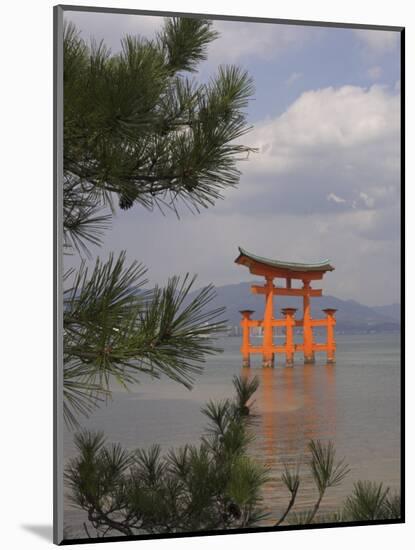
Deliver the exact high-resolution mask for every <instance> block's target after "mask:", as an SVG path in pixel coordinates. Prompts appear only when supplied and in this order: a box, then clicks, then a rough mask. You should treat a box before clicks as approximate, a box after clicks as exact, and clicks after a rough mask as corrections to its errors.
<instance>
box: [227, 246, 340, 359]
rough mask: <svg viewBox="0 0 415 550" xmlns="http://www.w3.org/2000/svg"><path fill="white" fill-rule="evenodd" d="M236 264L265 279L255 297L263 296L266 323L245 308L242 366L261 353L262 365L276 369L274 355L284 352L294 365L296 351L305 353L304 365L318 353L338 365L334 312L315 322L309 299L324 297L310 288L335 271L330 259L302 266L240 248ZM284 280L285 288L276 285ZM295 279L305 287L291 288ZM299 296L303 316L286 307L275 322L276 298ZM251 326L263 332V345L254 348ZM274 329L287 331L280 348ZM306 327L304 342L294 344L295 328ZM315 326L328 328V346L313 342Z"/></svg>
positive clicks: (329, 309)
mask: <svg viewBox="0 0 415 550" xmlns="http://www.w3.org/2000/svg"><path fill="white" fill-rule="evenodd" d="M235 263H237V264H239V265H245V266H246V267H248V269H249V271H250V272H251V273H252V274H253V275H260V276H263V277H265V285H264V286H259V285H252V286H251V290H252V292H253V293H254V294H264V296H265V311H264V319H263V320H254V319H251V315H252V314H253V313H254V312H253V311H252V310H249V309H245V310H242V311H241V314H242V321H241V327H242V347H241V353H242V356H243V365H244V366H246V367H249V365H250V355H251V353H262V364H263V366H264V367H272V366H274V355H275V353H284V354H285V357H286V363H287V365H292V364H293V362H294V354H295V352H299V351H301V352H303V354H304V362H305V363H314V360H315V359H314V353H315V352H316V351H325V352H327V362H328V363H334V362H335V354H336V342H335V339H334V326H335V324H336V319H335V313H336V310H335V309H331V308H328V309H324V310H323V311H324V313H325V314H326V318H325V319H312V317H311V311H310V298H312V297H319V296H322V290H321V289H314V288H311V281H315V280H320V279H322V278H323V276H324V274H325V273H326V272H327V271H333V270H334V267H332V266H331V265H330V264H329V262H328V260H326V261H324V262H320V263H316V264H301V263H290V262H281V261H279V260H270V259H268V258H261V257H260V256H255V255H254V254H251V253H250V252H247V251H246V250H244V249H243V248H240V247H239V256H238V257H237V258H236V260H235ZM278 278H279V279H285V282H286V284H285V287H277V286H274V279H278ZM293 279H297V280H300V281H302V284H303V286H302V288H292V286H291V282H292V280H293ZM278 295H279V296H300V297H302V298H303V317H302V319H295V312H296V311H297V309H296V308H283V309H282V313H283V315H284V318H283V319H274V304H273V298H274V296H278ZM251 327H261V328H262V329H263V341H262V345H261V346H253V345H252V344H251V342H250V329H251ZM274 327H284V328H285V335H286V336H285V344H284V345H281V346H277V345H275V344H274V334H273V331H274ZM295 327H302V328H303V343H302V344H295V343H294V328H295ZM313 327H326V329H327V341H326V343H325V344H317V343H315V342H314V339H313Z"/></svg>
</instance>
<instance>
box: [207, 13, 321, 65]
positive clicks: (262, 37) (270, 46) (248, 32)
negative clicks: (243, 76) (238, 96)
mask: <svg viewBox="0 0 415 550" xmlns="http://www.w3.org/2000/svg"><path fill="white" fill-rule="evenodd" d="M214 28H215V29H216V30H217V31H218V32H219V33H220V35H221V36H220V38H219V39H218V40H215V41H214V42H212V43H211V44H210V46H209V54H208V60H209V62H212V63H218V62H220V63H235V62H238V61H239V60H240V59H241V57H255V58H259V59H272V58H275V57H278V56H279V55H280V54H281V53H282V52H284V51H286V50H292V49H297V48H300V47H301V46H303V44H304V43H305V42H306V41H307V40H309V39H310V38H311V37H312V36H313V38H316V36H318V34H319V33H320V30H319V29H315V28H311V29H310V28H308V27H301V26H298V25H297V26H294V25H277V24H273V23H245V22H242V21H215V22H214Z"/></svg>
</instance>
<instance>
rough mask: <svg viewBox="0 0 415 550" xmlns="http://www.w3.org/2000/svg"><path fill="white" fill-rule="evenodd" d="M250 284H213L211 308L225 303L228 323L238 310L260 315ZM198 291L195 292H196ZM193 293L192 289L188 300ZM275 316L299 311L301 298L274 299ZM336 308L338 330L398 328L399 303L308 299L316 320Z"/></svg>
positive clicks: (261, 308)
mask: <svg viewBox="0 0 415 550" xmlns="http://www.w3.org/2000/svg"><path fill="white" fill-rule="evenodd" d="M250 287H251V283H238V284H233V285H225V286H220V287H216V297H215V299H214V300H213V302H211V304H210V307H212V308H216V307H221V306H225V307H226V312H225V318H226V319H227V321H228V324H229V325H233V326H235V325H239V322H240V320H241V314H240V313H239V310H241V309H252V310H254V311H255V313H254V314H253V316H252V318H254V319H258V318H261V317H262V315H263V311H264V297H263V296H261V295H256V294H252V292H251V289H250ZM196 292H197V291H196ZM194 295H195V292H193V293H192V294H191V295H189V299H190V298H191V297H192V296H194ZM274 304H275V306H274V308H275V309H274V316H275V317H277V318H281V317H282V315H281V308H284V307H296V308H298V309H299V311H298V312H297V317H298V315H300V314H301V311H302V299H301V298H297V297H287V296H278V297H276V298H274ZM328 307H330V308H335V309H337V313H336V319H337V327H336V330H337V332H372V331H374V332H391V331H393V332H395V331H399V330H400V314H401V308H400V304H391V305H386V306H375V307H369V306H364V305H362V304H359V302H356V301H355V300H340V298H336V297H334V296H323V297H321V298H312V299H311V314H312V316H313V317H314V318H315V319H318V318H320V319H321V318H324V315H325V314H324V313H323V312H322V311H321V310H322V309H325V308H328Z"/></svg>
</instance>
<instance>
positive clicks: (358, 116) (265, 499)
mask: <svg viewBox="0 0 415 550" xmlns="http://www.w3.org/2000/svg"><path fill="white" fill-rule="evenodd" d="M54 15H55V130H56V131H55V147H56V151H55V153H56V154H55V185H56V189H55V210H56V216H55V221H56V224H55V234H56V247H55V272H56V273H55V274H56V281H55V283H56V284H55V306H56V324H55V336H56V338H55V344H56V345H55V358H56V361H55V502H54V514H55V519H54V529H55V535H54V540H55V543H57V544H73V543H81V542H99V541H111V540H114V541H116V540H131V539H146V538H163V537H178V536H190V535H213V534H228V533H241V532H261V531H279V530H284V529H304V528H315V527H320V528H323V527H328V526H330V527H331V526H354V525H369V524H373V523H400V522H403V521H404V499H403V487H404V484H403V477H404V471H403V453H402V444H403V441H402V437H403V433H402V432H403V430H402V429H401V428H402V425H403V417H402V414H403V413H402V411H403V379H404V378H403V362H402V356H403V355H402V342H403V333H404V331H403V327H402V326H401V320H402V315H401V308H402V307H403V274H402V271H401V267H402V261H401V250H402V247H401V245H402V241H403V233H402V228H403V221H402V216H403V208H402V203H403V181H402V177H403V157H402V151H403V123H404V119H403V89H404V88H403V86H404V74H403V72H402V70H403V69H402V67H403V58H404V30H403V29H402V28H396V27H380V26H363V25H347V24H333V23H324V22H305V21H285V20H271V19H269V20H267V19H254V18H251V19H250V18H238V17H223V16H222V17H219V16H214V15H196V14H175V13H162V12H145V11H135V10H118V9H109V8H102V9H101V8H85V7H77V6H58V7H56V8H55V12H54ZM275 536H276V537H277V536H278V535H275Z"/></svg>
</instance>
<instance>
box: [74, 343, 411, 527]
mask: <svg viewBox="0 0 415 550" xmlns="http://www.w3.org/2000/svg"><path fill="white" fill-rule="evenodd" d="M220 345H221V346H222V347H223V348H224V352H223V353H222V354H220V355H216V356H213V357H210V358H209V359H208V361H207V363H206V367H205V370H204V373H203V374H202V375H201V376H199V377H198V378H197V380H196V383H195V387H194V389H193V390H191V391H189V390H186V389H185V388H183V387H181V386H180V385H178V384H176V383H174V382H171V381H169V380H167V379H163V380H155V381H151V380H150V381H146V382H143V383H142V384H140V385H139V386H136V387H134V388H133V391H131V392H130V393H125V392H122V391H115V392H114V395H113V400H112V401H111V402H110V403H109V404H108V405H107V406H104V407H102V408H101V409H99V410H97V411H96V412H94V414H93V415H92V416H91V418H89V419H88V420H86V421H83V426H84V427H85V428H88V429H94V430H102V431H104V432H105V434H106V437H107V440H108V441H109V442H120V443H122V444H123V445H124V446H126V447H128V448H131V449H134V448H137V447H144V448H146V447H148V446H150V445H152V444H154V443H159V444H160V445H161V446H162V447H163V449H165V450H166V449H168V448H169V447H178V446H180V445H183V444H185V443H197V442H198V440H199V437H200V435H201V434H202V433H203V431H204V427H205V425H206V422H205V417H204V416H203V415H202V414H201V412H200V408H201V407H202V406H203V405H204V404H205V402H206V401H207V400H209V399H223V398H226V397H230V396H232V395H233V386H232V375H234V374H241V373H242V374H243V375H244V376H254V375H257V376H258V377H259V379H260V382H261V384H260V387H259V389H258V391H257V393H256V395H255V402H254V406H253V410H252V413H253V416H252V419H251V430H252V431H253V433H254V434H255V440H254V442H253V444H252V446H251V449H250V453H251V454H252V456H254V457H255V458H256V459H258V460H260V461H261V462H263V463H265V464H267V466H268V467H269V468H270V477H271V479H270V482H269V483H268V484H267V486H266V488H265V490H264V500H265V506H266V508H267V510H268V511H269V512H270V518H269V519H268V520H267V521H266V522H265V525H272V523H275V520H276V519H277V518H278V517H279V514H280V513H281V512H282V511H283V510H284V508H285V506H286V504H287V501H288V493H287V490H286V489H285V488H284V486H283V484H282V482H281V480H280V477H281V473H282V470H283V465H284V463H287V462H288V463H296V462H298V461H299V462H301V463H302V464H303V466H302V469H301V472H302V476H301V478H302V485H301V487H300V491H299V496H298V499H297V507H296V511H297V512H300V511H301V510H305V509H307V508H308V507H310V505H312V503H313V502H314V500H315V496H316V493H315V488H314V486H313V483H312V480H311V476H310V475H309V473H308V470H307V466H306V464H305V462H306V460H307V443H308V441H309V440H310V439H317V438H318V439H321V440H324V441H328V440H332V441H333V442H334V443H335V446H336V450H337V455H338V457H339V458H342V457H345V458H346V461H347V462H348V464H349V465H350V467H351V473H350V474H349V476H348V478H347V479H346V480H345V481H344V482H343V483H342V485H341V486H340V487H337V488H333V489H330V490H328V492H327V494H326V496H325V498H324V501H323V506H322V511H323V512H324V511H325V510H333V509H335V508H337V507H338V506H340V505H341V503H342V501H343V499H344V497H345V495H346V494H348V493H350V491H351V489H352V485H353V482H354V481H356V480H358V479H370V480H374V481H382V482H384V484H385V485H389V486H390V487H391V488H392V489H394V490H398V489H399V484H400V341H399V335H398V334H373V335H338V336H337V345H338V349H337V363H336V365H335V366H333V365H326V364H325V357H324V354H321V355H320V354H317V356H316V361H317V362H316V364H315V365H303V364H302V363H301V362H300V361H299V357H300V356H299V355H298V363H297V364H296V365H294V367H293V368H285V367H284V366H283V360H282V358H281V357H280V356H279V357H280V359H279V361H277V363H276V368H274V369H263V368H261V366H260V359H259V356H258V359H255V360H254V361H253V365H252V367H251V369H242V368H241V355H240V353H239V347H240V339H239V338H224V339H223V340H222V341H221V342H220ZM75 453H76V451H75V448H74V445H73V434H72V433H71V432H69V431H67V432H66V433H65V439H64V456H65V459H68V458H69V457H71V456H73V455H74V454H75ZM83 521H85V516H84V515H83V513H82V512H79V511H75V510H72V509H71V508H70V506H69V504H68V503H66V505H65V531H66V537H67V538H71V537H79V536H85V532H84V530H83V528H82V522H83Z"/></svg>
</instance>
